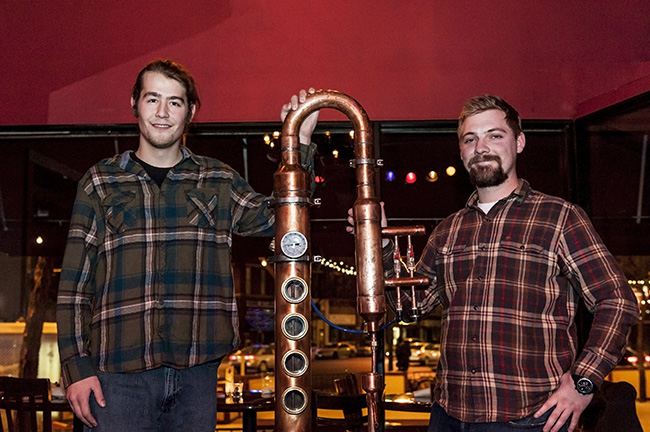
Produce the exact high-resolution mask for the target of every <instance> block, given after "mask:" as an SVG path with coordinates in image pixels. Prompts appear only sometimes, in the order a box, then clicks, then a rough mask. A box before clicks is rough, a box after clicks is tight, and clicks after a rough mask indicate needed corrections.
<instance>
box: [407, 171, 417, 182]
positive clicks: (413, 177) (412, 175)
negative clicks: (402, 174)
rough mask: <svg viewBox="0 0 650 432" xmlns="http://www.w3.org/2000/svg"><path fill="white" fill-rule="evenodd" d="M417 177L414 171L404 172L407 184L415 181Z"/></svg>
mask: <svg viewBox="0 0 650 432" xmlns="http://www.w3.org/2000/svg"><path fill="white" fill-rule="evenodd" d="M417 179H418V178H417V176H416V175H415V173H414V172H410V173H408V174H406V183H408V184H413V183H415V182H416V181H417Z"/></svg>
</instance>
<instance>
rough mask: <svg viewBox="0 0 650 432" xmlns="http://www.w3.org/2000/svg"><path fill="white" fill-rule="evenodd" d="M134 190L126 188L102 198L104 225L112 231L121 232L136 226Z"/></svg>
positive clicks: (137, 219) (137, 220) (137, 221)
mask: <svg viewBox="0 0 650 432" xmlns="http://www.w3.org/2000/svg"><path fill="white" fill-rule="evenodd" d="M135 198H136V193H135V191H131V190H127V191H121V192H115V193H111V194H108V195H106V197H104V199H103V200H102V207H103V208H104V215H105V217H106V227H107V229H108V231H110V232H113V233H123V232H125V231H127V230H130V229H135V228H137V227H138V223H139V219H140V218H138V215H137V209H136V208H135V206H136V199H135Z"/></svg>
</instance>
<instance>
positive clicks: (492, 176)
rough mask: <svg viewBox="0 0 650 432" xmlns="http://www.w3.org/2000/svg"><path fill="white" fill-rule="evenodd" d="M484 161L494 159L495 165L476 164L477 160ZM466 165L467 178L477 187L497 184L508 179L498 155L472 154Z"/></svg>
mask: <svg viewBox="0 0 650 432" xmlns="http://www.w3.org/2000/svg"><path fill="white" fill-rule="evenodd" d="M485 161H495V162H496V163H497V166H496V167H493V166H492V165H489V166H476V164H477V163H478V162H485ZM468 166H469V180H470V182H471V183H472V184H473V185H474V186H476V187H477V188H486V187H492V186H499V185H500V184H503V183H504V182H505V181H506V180H507V179H508V175H507V174H506V173H505V171H504V170H503V166H502V165H501V158H500V157H499V156H474V157H473V158H472V159H470V161H469V164H468Z"/></svg>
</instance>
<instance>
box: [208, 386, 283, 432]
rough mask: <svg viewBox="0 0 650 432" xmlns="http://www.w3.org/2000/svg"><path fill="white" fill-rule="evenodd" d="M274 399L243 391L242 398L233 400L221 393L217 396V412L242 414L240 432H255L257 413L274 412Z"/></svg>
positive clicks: (258, 393)
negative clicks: (241, 431)
mask: <svg viewBox="0 0 650 432" xmlns="http://www.w3.org/2000/svg"><path fill="white" fill-rule="evenodd" d="M274 410H275V398H274V397H272V396H271V397H263V396H262V394H261V393H260V392H250V391H245V392H244V393H243V397H242V398H240V399H238V400H233V398H232V397H229V396H226V395H225V394H223V393H218V394H217V411H218V412H219V411H220V412H240V413H242V430H243V431H244V432H255V430H257V413H258V411H274Z"/></svg>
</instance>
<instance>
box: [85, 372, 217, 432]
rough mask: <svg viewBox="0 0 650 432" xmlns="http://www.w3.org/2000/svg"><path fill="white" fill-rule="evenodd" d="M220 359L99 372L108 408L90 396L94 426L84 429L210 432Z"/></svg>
mask: <svg viewBox="0 0 650 432" xmlns="http://www.w3.org/2000/svg"><path fill="white" fill-rule="evenodd" d="M218 367H219V362H211V363H206V364H204V365H199V366H195V367H192V368H189V369H183V370H177V369H172V368H168V367H161V368H158V369H153V370H150V371H145V372H137V373H106V372H99V374H98V377H99V381H100V383H101V385H102V392H103V393H104V399H105V400H106V407H105V408H101V407H99V406H98V405H97V402H96V401H95V398H94V396H92V395H91V397H90V409H91V412H92V414H93V416H94V417H95V420H97V427H96V428H93V429H88V427H84V431H86V432H90V431H92V432H109V431H110V432H116V431H152V432H153V431H160V432H162V431H165V432H168V431H169V432H172V431H179V432H180V431H182V432H185V431H193V432H194V431H196V432H202V431H205V432H208V431H209V432H214V429H215V426H216V424H217V368H218Z"/></svg>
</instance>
